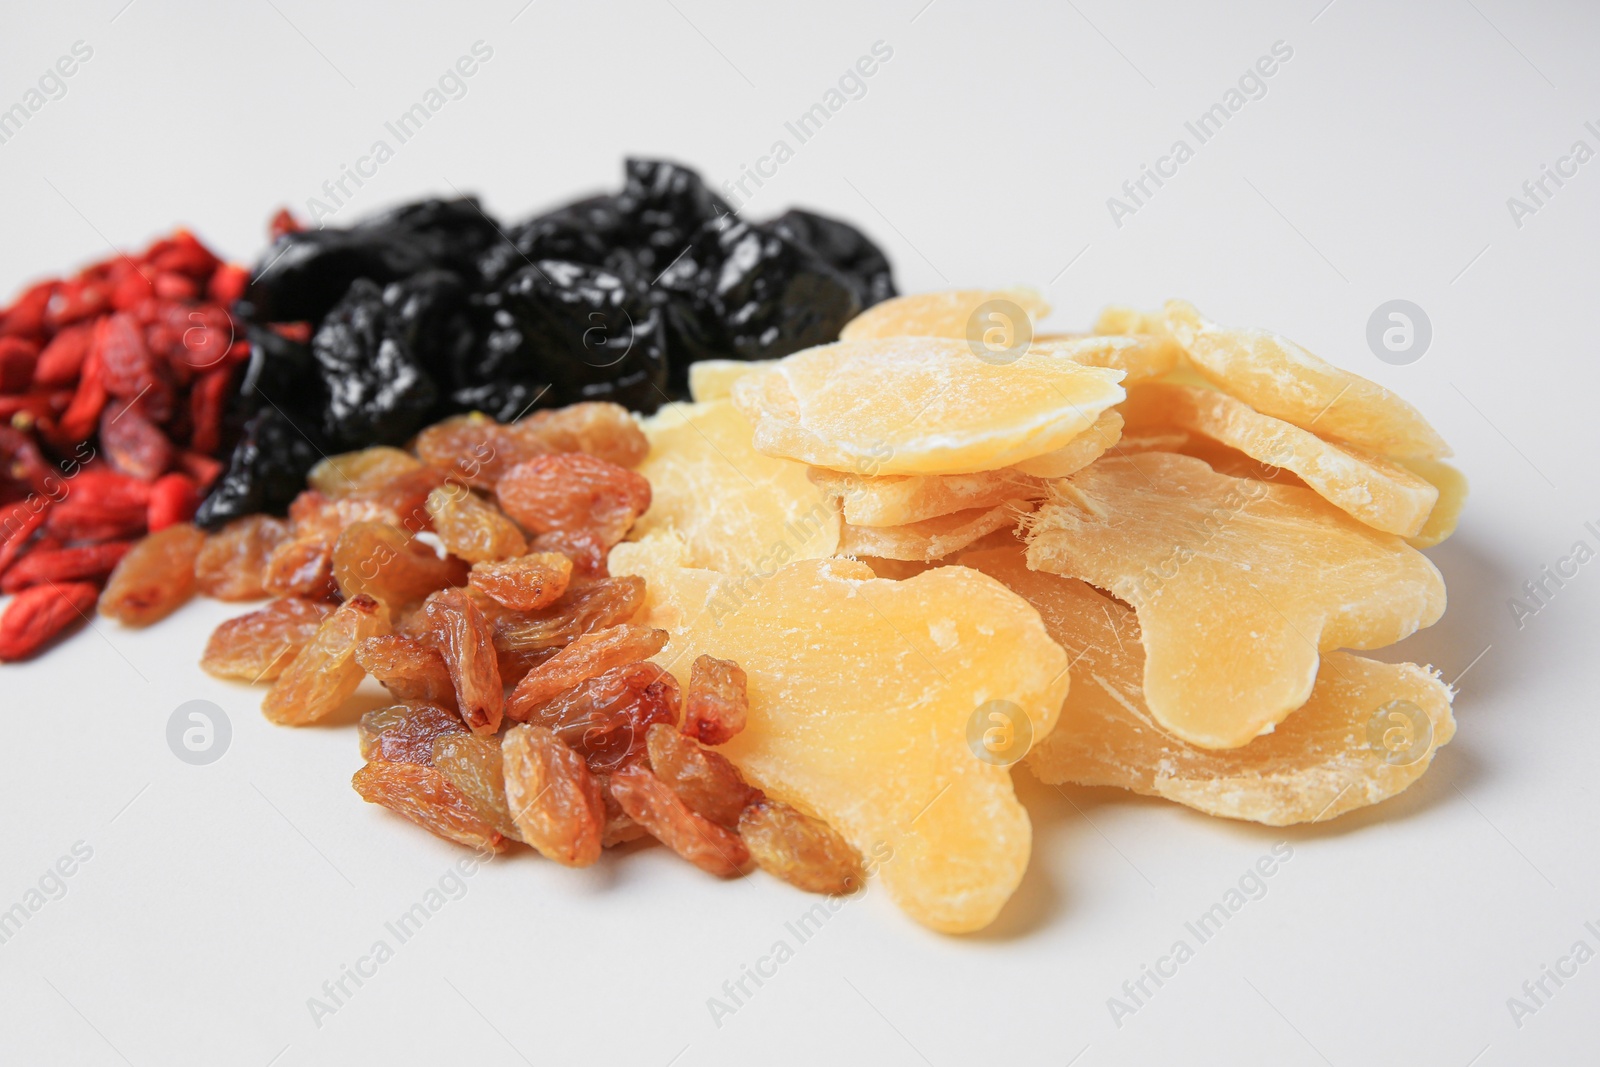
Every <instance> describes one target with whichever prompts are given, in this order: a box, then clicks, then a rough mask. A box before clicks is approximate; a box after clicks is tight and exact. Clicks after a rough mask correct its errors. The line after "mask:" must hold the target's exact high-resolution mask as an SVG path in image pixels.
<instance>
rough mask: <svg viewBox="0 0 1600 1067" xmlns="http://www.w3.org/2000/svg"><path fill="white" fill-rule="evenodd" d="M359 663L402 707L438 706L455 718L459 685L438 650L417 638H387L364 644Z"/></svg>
mask: <svg viewBox="0 0 1600 1067" xmlns="http://www.w3.org/2000/svg"><path fill="white" fill-rule="evenodd" d="M356 662H357V663H359V664H360V665H361V669H362V670H364V671H366V672H367V673H368V674H370V675H372V676H373V677H374V678H376V679H377V680H378V682H379V683H380V684H381V685H382V686H383V687H384V688H385V689H387V690H389V693H390V695H391V696H393V697H394V698H395V699H396V700H398V701H400V702H401V703H411V702H413V701H417V702H422V703H427V704H438V705H440V706H442V707H446V708H450V709H451V711H452V714H454V709H455V706H456V686H455V682H454V681H453V680H452V679H451V677H450V668H448V667H446V666H445V663H444V657H443V656H441V655H440V654H439V652H438V650H437V649H434V648H432V647H431V646H429V645H426V644H424V643H422V642H421V641H418V640H416V639H415V638H410V637H403V636H401V635H400V634H383V635H380V636H378V637H369V638H367V639H366V640H365V641H363V642H361V644H360V646H359V647H357V648H356ZM456 717H457V718H460V716H459V715H457V716H456Z"/></svg>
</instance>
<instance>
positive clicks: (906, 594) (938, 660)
mask: <svg viewBox="0 0 1600 1067" xmlns="http://www.w3.org/2000/svg"><path fill="white" fill-rule="evenodd" d="M683 559H684V550H683V545H682V543H681V542H679V541H677V540H676V539H675V538H673V537H671V536H670V535H663V534H656V535H653V536H651V537H649V538H646V539H645V540H644V541H641V542H636V543H629V544H622V545H618V546H617V547H616V548H615V549H614V550H613V551H612V553H611V561H610V566H611V569H612V571H613V573H617V574H638V575H640V576H642V577H643V578H644V579H645V584H646V589H647V590H648V593H647V598H648V599H647V602H646V603H647V607H646V612H647V617H646V619H645V620H644V621H645V624H646V625H650V626H658V627H661V628H663V629H666V630H668V631H669V632H671V633H672V635H673V636H672V641H671V643H670V644H669V645H668V646H667V648H666V649H665V650H663V652H662V653H661V655H660V656H659V657H657V658H658V659H659V660H660V661H661V662H663V663H669V662H670V663H688V662H690V661H691V660H693V659H694V658H695V657H697V656H700V655H706V654H709V655H712V656H717V657H719V658H722V659H729V660H732V661H734V662H735V663H738V664H739V666H741V667H742V668H744V671H745V673H746V675H747V676H748V678H749V690H748V691H749V698H750V710H749V718H748V721H747V723H746V726H745V728H744V730H743V731H741V732H740V733H739V734H738V735H737V736H735V737H734V738H732V739H731V740H730V741H728V742H727V744H725V745H723V746H721V747H720V748H719V750H718V751H719V752H721V753H722V754H723V755H725V756H726V757H728V758H729V759H731V760H732V761H733V762H734V763H735V764H737V765H738V767H739V769H740V770H741V771H743V772H744V774H745V776H746V777H747V778H748V779H749V780H750V782H751V783H752V784H754V785H756V786H757V787H759V788H760V789H762V790H764V791H765V792H767V793H768V794H769V795H771V796H773V797H775V798H777V799H779V800H782V801H784V802H785V803H788V804H792V805H794V806H795V807H797V808H800V809H801V810H803V811H806V812H808V813H810V814H812V815H815V816H817V817H818V818H821V819H823V820H824V821H826V822H827V823H828V824H829V825H830V826H832V827H833V828H834V829H836V830H837V831H839V833H840V834H842V835H843V836H844V837H845V838H846V839H847V840H848V841H849V842H850V843H851V844H852V845H854V846H855V848H856V849H857V850H858V851H859V852H860V853H861V854H862V855H863V856H868V857H872V858H873V859H874V860H876V861H878V864H879V866H878V869H877V873H878V875H879V876H880V877H881V878H882V879H883V883H884V886H885V888H887V889H888V891H889V895H890V896H891V898H893V899H894V900H895V902H896V903H898V904H899V905H900V907H901V908H902V909H904V910H905V911H906V913H907V914H909V915H910V916H911V917H912V918H914V919H916V920H918V921H919V922H922V923H925V924H927V925H928V926H931V927H933V928H934V929H937V930H944V931H948V932H952V933H960V932H966V931H971V930H977V929H981V928H982V927H984V926H986V925H988V924H989V923H990V922H991V921H993V919H994V918H995V916H996V915H997V914H998V913H999V911H1000V909H1001V907H1002V906H1003V905H1004V904H1005V902H1006V900H1007V899H1008V898H1009V897H1010V896H1011V894H1012V892H1013V891H1014V890H1015V889H1016V887H1017V885H1018V883H1019V882H1020V881H1021V879H1022V874H1023V871H1024V869H1025V868H1026V866H1027V862H1028V855H1029V851H1030V849H1031V846H1032V831H1031V828H1030V825H1029V821H1028V815H1027V812H1026V811H1025V810H1024V809H1023V807H1022V805H1021V804H1019V803H1018V802H1017V800H1016V797H1015V795H1014V793H1013V792H1012V787H1011V779H1010V774H1009V771H1008V769H1007V768H1006V767H1003V766H1000V765H998V764H996V763H989V762H985V761H982V760H979V759H977V758H975V757H974V756H973V754H972V751H971V749H970V748H969V747H968V741H967V724H968V721H969V719H970V718H971V716H972V714H973V712H974V711H975V710H976V709H978V708H980V707H981V706H983V705H985V704H986V703H988V702H990V701H1009V702H1010V703H1011V704H1013V705H1015V706H1016V707H1017V708H1018V709H1019V713H1020V714H1023V715H1026V717H1027V721H1028V723H1029V725H1030V726H1031V727H1032V730H1033V736H1035V737H1040V736H1043V735H1045V734H1046V733H1048V731H1049V730H1050V728H1051V727H1052V726H1053V725H1054V721H1055V716H1056V714H1057V713H1058V712H1059V710H1060V706H1061V701H1062V699H1063V698H1064V697H1065V695H1066V691H1067V671H1066V656H1065V654H1064V653H1062V651H1061V649H1060V647H1059V646H1058V645H1056V644H1055V642H1053V641H1052V640H1050V637H1049V635H1048V634H1047V633H1046V632H1045V630H1044V625H1043V624H1042V623H1041V622H1040V621H1039V616H1038V613H1037V612H1036V611H1034V610H1033V609H1032V608H1031V607H1029V606H1028V605H1027V603H1026V602H1025V601H1023V600H1022V599H1021V598H1020V597H1018V596H1016V594H1014V593H1012V592H1011V591H1010V590H1008V589H1006V588H1005V587H1004V586H1002V585H1001V584H1000V583H999V582H996V581H995V580H994V579H992V578H988V577H986V576H984V575H981V574H979V573H978V572H976V571H973V570H968V569H966V568H963V567H941V568H938V569H937V570H930V571H926V572H924V573H922V574H919V575H917V576H915V577H913V578H909V579H907V580H906V581H902V582H894V581H886V580H883V579H878V578H874V577H873V575H872V572H871V570H869V569H868V568H867V567H866V566H865V565H864V564H861V563H858V562H855V561H852V560H844V559H834V560H806V561H800V562H796V563H791V564H789V565H787V566H785V567H781V568H779V569H777V570H776V571H775V572H774V573H773V574H772V575H771V576H770V577H767V578H766V579H765V580H761V581H751V580H748V579H740V578H736V577H732V576H727V575H719V574H716V573H714V572H711V571H706V570H696V569H691V568H686V567H684V566H683Z"/></svg>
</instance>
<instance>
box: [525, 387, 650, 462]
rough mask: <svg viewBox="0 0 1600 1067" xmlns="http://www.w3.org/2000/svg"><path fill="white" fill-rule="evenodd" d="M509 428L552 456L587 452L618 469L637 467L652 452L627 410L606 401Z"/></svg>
mask: <svg viewBox="0 0 1600 1067" xmlns="http://www.w3.org/2000/svg"><path fill="white" fill-rule="evenodd" d="M510 428H511V429H512V430H513V431H514V432H515V433H516V434H517V435H518V436H520V437H524V438H528V439H531V440H534V441H537V442H539V443H540V444H543V445H544V446H545V447H546V448H548V449H549V450H550V451H552V452H587V453H588V454H589V455H591V456H598V457H599V458H600V459H603V460H605V461H606V462H608V463H615V464H616V465H617V466H619V467H637V466H638V465H639V464H640V463H642V462H643V461H644V457H645V455H646V454H647V453H649V451H650V442H649V440H648V439H646V437H645V435H644V431H643V430H641V429H640V428H639V424H638V422H636V421H635V420H634V417H633V416H632V415H630V414H629V413H628V409H627V408H625V407H623V406H622V405H621V404H612V403H608V402H606V401H595V400H591V401H585V402H583V403H579V404H573V405H571V406H570V407H564V408H551V409H549V410H547V411H536V412H534V413H533V414H532V415H529V416H528V417H527V418H525V419H520V420H518V421H517V422H514V423H512V424H511V427H510Z"/></svg>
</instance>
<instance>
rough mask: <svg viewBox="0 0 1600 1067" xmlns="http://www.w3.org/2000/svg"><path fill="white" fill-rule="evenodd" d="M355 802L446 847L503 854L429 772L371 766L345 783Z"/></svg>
mask: <svg viewBox="0 0 1600 1067" xmlns="http://www.w3.org/2000/svg"><path fill="white" fill-rule="evenodd" d="M350 784H351V785H353V786H355V790H356V792H357V793H360V794H361V799H362V800H365V801H367V802H368V803H371V804H382V805H383V806H384V807H386V808H388V809H389V810H390V811H392V812H395V813H396V814H399V815H403V816H405V817H406V818H408V819H410V820H411V821H412V822H414V823H416V824H417V825H418V826H420V827H422V828H423V829H424V830H427V831H429V832H431V833H434V834H437V835H439V836H440V837H442V838H444V839H445V840H446V841H454V842H455V843H456V844H458V845H468V846H471V847H472V848H478V849H489V850H491V851H494V852H504V851H505V850H506V848H508V847H509V846H508V844H507V842H506V839H505V835H504V834H502V833H500V831H498V830H496V829H495V828H494V827H493V826H491V825H489V823H487V822H485V821H484V819H483V817H482V816H481V815H479V814H478V808H477V805H475V804H473V803H472V801H471V800H469V799H468V798H467V796H466V795H465V794H464V793H462V792H461V790H459V789H457V788H456V787H455V786H453V785H451V784H450V780H449V779H447V778H446V777H445V776H444V775H442V774H440V773H439V772H438V771H437V770H436V769H434V768H433V767H425V766H423V765H422V764H419V763H384V762H382V761H377V760H375V761H373V762H372V763H369V764H367V765H366V766H365V767H362V768H361V769H360V770H359V771H357V772H356V773H355V777H354V778H352V779H351V780H350Z"/></svg>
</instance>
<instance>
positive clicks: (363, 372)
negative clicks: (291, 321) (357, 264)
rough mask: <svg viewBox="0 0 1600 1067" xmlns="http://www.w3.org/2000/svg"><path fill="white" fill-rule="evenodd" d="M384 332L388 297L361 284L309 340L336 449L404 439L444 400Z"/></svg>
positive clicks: (410, 355)
mask: <svg viewBox="0 0 1600 1067" xmlns="http://www.w3.org/2000/svg"><path fill="white" fill-rule="evenodd" d="M385 326H386V322H385V309H384V305H383V293H382V291H381V290H380V289H379V288H378V286H377V285H376V284H374V283H373V282H370V281H368V280H366V279H364V278H361V279H357V280H356V281H354V282H352V283H351V285H350V289H349V291H348V292H346V293H345V295H344V298H343V299H341V300H340V301H339V303H338V304H336V305H335V306H334V307H333V309H332V310H331V311H329V312H328V314H327V316H326V317H325V318H324V319H323V320H322V325H321V326H319V327H318V328H317V332H316V334H315V335H314V336H313V337H312V339H311V354H312V356H313V358H315V360H316V362H317V368H318V370H319V372H320V374H321V376H322V384H323V388H324V389H326V390H327V395H328V400H327V405H326V406H325V407H324V408H323V412H322V432H323V435H324V436H325V437H326V438H327V439H328V441H329V442H331V443H332V444H334V445H335V446H338V447H346V448H351V447H359V446H361V445H365V444H372V443H379V444H393V443H399V442H401V441H404V440H405V439H406V438H408V437H410V436H411V435H412V434H413V433H415V432H416V431H417V430H418V429H420V428H421V427H422V425H423V424H424V423H425V422H426V421H427V419H428V415H429V413H430V412H432V410H433V408H434V403H435V401H437V399H438V390H437V388H436V387H435V385H434V381H433V377H432V375H430V374H429V373H428V372H427V370H425V369H424V368H423V366H422V364H421V362H420V361H419V360H418V359H417V356H416V354H415V353H414V352H412V351H411V350H410V348H409V347H408V346H407V345H406V343H405V342H404V341H402V340H400V339H399V338H397V337H395V336H392V335H391V334H390V333H389V332H388V331H387V330H386V329H385Z"/></svg>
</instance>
